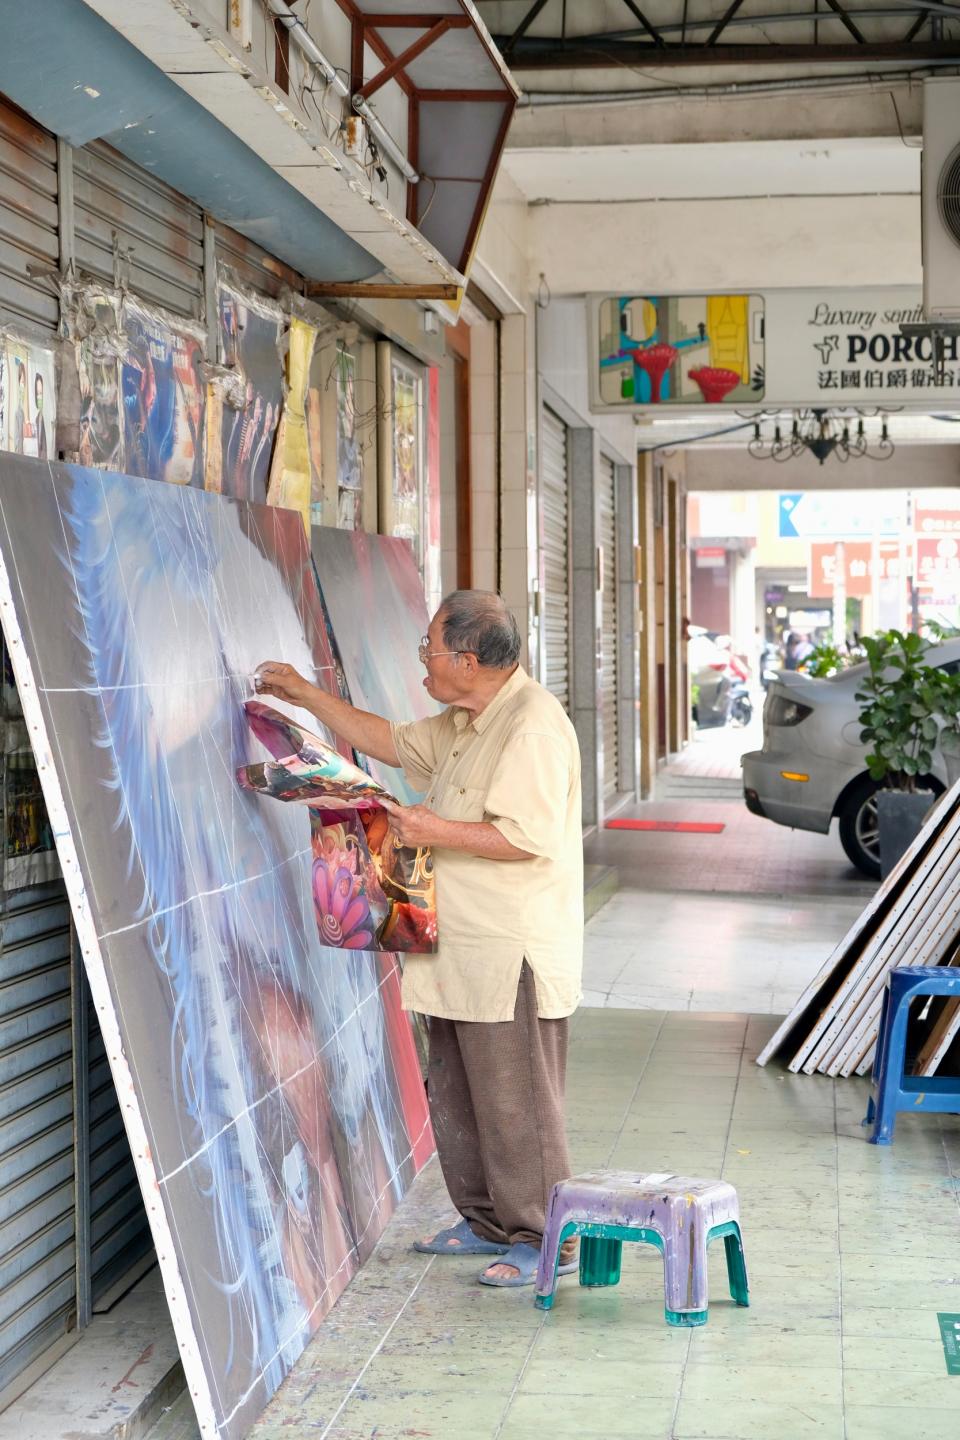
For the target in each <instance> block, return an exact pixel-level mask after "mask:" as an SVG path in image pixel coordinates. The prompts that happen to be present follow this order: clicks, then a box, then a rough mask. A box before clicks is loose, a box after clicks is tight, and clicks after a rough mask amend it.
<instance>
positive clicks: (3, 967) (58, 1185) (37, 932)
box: [0, 887, 75, 1388]
mask: <svg viewBox="0 0 960 1440" xmlns="http://www.w3.org/2000/svg"><path fill="white" fill-rule="evenodd" d="M7 904H8V906H11V907H15V908H11V909H8V911H7V913H6V914H5V915H4V916H2V917H0V1388H2V1387H3V1385H5V1384H6V1383H7V1382H8V1381H9V1380H10V1379H12V1378H13V1376H14V1375H16V1374H17V1372H18V1371H19V1370H21V1369H22V1368H23V1367H24V1366H25V1365H27V1364H29V1362H30V1361H31V1360H32V1359H33V1357H34V1355H36V1354H38V1353H39V1351H40V1350H41V1349H43V1348H44V1346H45V1345H46V1344H48V1343H49V1341H50V1339H51V1338H53V1337H54V1336H55V1335H56V1334H61V1333H63V1331H64V1330H65V1329H66V1325H67V1321H68V1317H69V1315H70V1313H71V1311H72V1310H73V1307H74V1303H75V1293H74V1283H75V1277H74V1226H75V1222H74V1194H73V1076H72V1060H71V1038H72V1037H71V1031H70V929H69V924H68V921H67V915H66V906H65V905H64V904H63V891H62V887H57V889H56V890H55V891H54V893H53V895H52V896H51V895H50V893H49V891H48V892H46V894H43V893H41V892H36V891H33V892H31V891H24V892H21V893H20V894H18V895H17V896H15V897H13V898H11V899H8V901H7Z"/></svg>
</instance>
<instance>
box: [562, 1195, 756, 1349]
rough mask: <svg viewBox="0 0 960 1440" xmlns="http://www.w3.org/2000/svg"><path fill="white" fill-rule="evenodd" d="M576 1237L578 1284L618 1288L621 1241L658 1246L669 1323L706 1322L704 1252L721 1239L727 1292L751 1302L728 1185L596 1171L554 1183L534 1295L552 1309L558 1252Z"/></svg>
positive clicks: (734, 1201) (739, 1301) (737, 1216)
mask: <svg viewBox="0 0 960 1440" xmlns="http://www.w3.org/2000/svg"><path fill="white" fill-rule="evenodd" d="M573 1235H579V1236H580V1284H581V1285H616V1284H617V1282H618V1281H619V1279H620V1261H621V1253H622V1250H623V1242H624V1240H639V1241H643V1242H646V1243H647V1244H650V1245H656V1246H657V1247H658V1249H659V1250H660V1252H661V1254H662V1255H663V1288H664V1293H665V1296H666V1317H667V1324H668V1325H705V1324H706V1321H707V1246H708V1245H709V1243H710V1241H711V1240H718V1239H720V1238H721V1237H722V1238H723V1243H724V1248H725V1250H726V1257H727V1274H728V1276H729V1280H730V1294H731V1296H732V1297H733V1299H734V1300H736V1302H737V1304H738V1305H749V1304H750V1293H749V1287H748V1284H747V1266H746V1261H745V1260H744V1257H743V1240H742V1238H741V1235H740V1208H739V1206H738V1204H737V1192H736V1190H734V1188H733V1186H732V1185H728V1184H727V1182H726V1181H725V1180H694V1179H691V1178H690V1177H689V1176H687V1175H667V1174H655V1175H638V1174H637V1173H636V1172H635V1171H630V1172H623V1171H611V1170H596V1171H591V1172H590V1173H589V1174H587V1175H574V1176H573V1177H572V1179H570V1180H561V1182H560V1184H559V1185H554V1187H553V1193H552V1194H551V1196H550V1205H549V1208H548V1210H547V1220H546V1225H545V1227H544V1233H543V1244H542V1246H541V1248H540V1266H539V1269H538V1271H537V1293H536V1296H535V1299H534V1304H536V1305H537V1306H538V1307H539V1308H540V1309H541V1310H549V1309H550V1307H551V1306H552V1305H553V1298H554V1295H555V1294H556V1289H557V1267H558V1265H559V1261H560V1246H561V1245H562V1244H563V1242H564V1241H565V1240H568V1239H570V1237H571V1236H573Z"/></svg>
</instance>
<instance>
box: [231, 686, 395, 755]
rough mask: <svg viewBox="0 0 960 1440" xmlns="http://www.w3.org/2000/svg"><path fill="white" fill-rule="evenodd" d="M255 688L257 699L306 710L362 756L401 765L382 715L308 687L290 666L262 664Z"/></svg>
mask: <svg viewBox="0 0 960 1440" xmlns="http://www.w3.org/2000/svg"><path fill="white" fill-rule="evenodd" d="M255 684H256V691H257V694H258V695H272V696H274V698H275V699H277V700H285V701H286V702H287V704H288V705H298V706H299V707H300V708H301V709H303V710H309V712H310V714H311V715H315V716H316V717H317V719H318V720H319V721H320V723H321V724H322V725H326V726H327V727H328V728H329V729H330V730H332V731H333V732H334V734H335V735H339V736H340V738H341V739H342V740H346V742H347V744H348V745H352V746H353V748H354V749H355V750H360V751H361V752H362V753H363V754H364V755H369V756H371V758H372V759H374V760H381V761H382V762H383V764H384V765H399V764H400V756H399V755H398V754H397V749H396V746H395V745H394V743H393V735H392V733H391V730H390V722H389V720H384V718H383V716H382V715H371V714H370V712H369V711H368V710H358V709H357V708H356V706H354V705H348V704H347V702H346V700H341V699H340V697H339V696H338V695H331V694H329V693H328V691H326V690H321V689H320V687H319V685H311V683H310V681H309V680H305V679H304V677H303V676H302V675H301V674H300V673H299V671H297V670H294V668H293V666H292V665H284V664H283V662H282V661H280V660H267V661H265V662H264V663H263V664H262V665H258V667H257V672H256V682H255Z"/></svg>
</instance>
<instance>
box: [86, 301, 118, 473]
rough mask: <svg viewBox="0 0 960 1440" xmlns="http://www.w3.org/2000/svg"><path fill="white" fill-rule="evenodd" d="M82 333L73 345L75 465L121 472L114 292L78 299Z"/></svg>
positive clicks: (116, 315)
mask: <svg viewBox="0 0 960 1440" xmlns="http://www.w3.org/2000/svg"><path fill="white" fill-rule="evenodd" d="M83 318H84V321H85V326H84V329H85V332H86V333H84V335H83V337H82V338H81V339H80V340H79V342H78V344H77V373H78V378H79V382H80V440H79V446H78V458H79V460H80V463H81V465H97V466H102V467H104V468H105V469H107V470H123V468H124V467H123V414H122V409H121V404H120V395H121V390H120V356H121V354H122V353H123V349H124V339H123V333H122V331H121V328H120V303H119V300H118V299H117V298H116V296H114V295H109V294H107V293H106V292H104V293H102V294H88V295H86V296H84V299H83Z"/></svg>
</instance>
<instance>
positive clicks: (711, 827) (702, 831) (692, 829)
mask: <svg viewBox="0 0 960 1440" xmlns="http://www.w3.org/2000/svg"><path fill="white" fill-rule="evenodd" d="M726 828H727V827H726V826H725V825H721V824H715V823H712V822H708V821H702V820H608V821H607V829H608V830H670V831H673V832H674V833H676V834H680V835H719V834H720V832H721V831H722V830H725V829H726Z"/></svg>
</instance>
